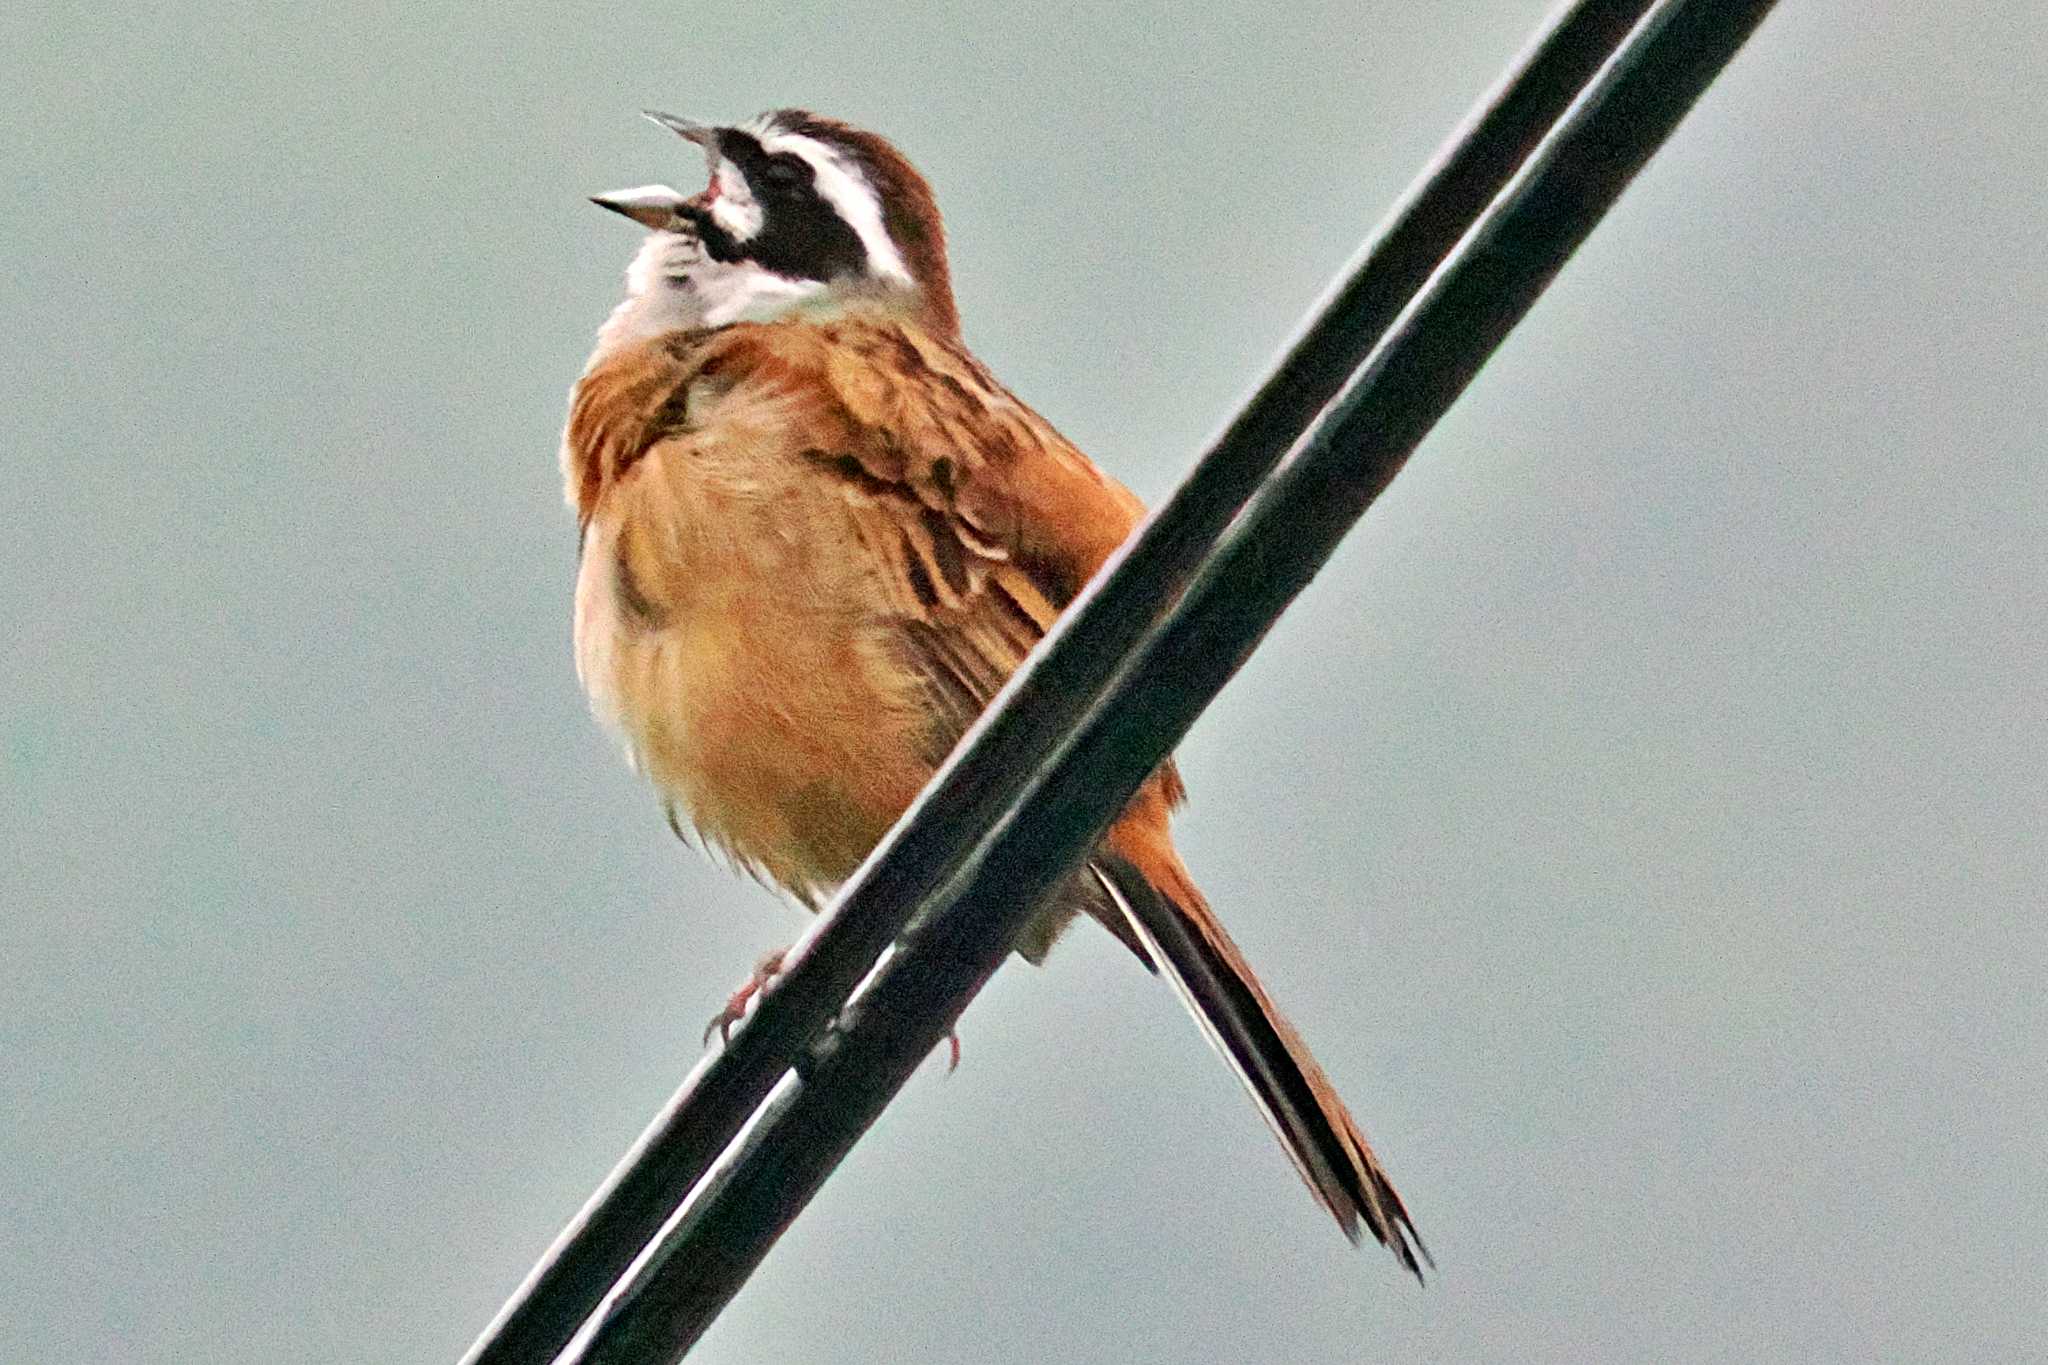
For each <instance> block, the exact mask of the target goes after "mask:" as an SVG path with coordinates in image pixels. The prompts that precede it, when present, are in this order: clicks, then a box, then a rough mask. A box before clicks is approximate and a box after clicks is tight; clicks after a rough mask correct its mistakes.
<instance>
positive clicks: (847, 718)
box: [576, 536, 928, 900]
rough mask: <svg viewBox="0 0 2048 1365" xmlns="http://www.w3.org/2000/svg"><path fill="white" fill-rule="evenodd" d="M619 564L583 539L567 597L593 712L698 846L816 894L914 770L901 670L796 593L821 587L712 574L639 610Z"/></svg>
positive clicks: (917, 768)
mask: <svg viewBox="0 0 2048 1365" xmlns="http://www.w3.org/2000/svg"><path fill="white" fill-rule="evenodd" d="M617 566H618V559H617V556H616V555H615V554H614V553H613V552H612V547H611V546H610V545H609V544H606V543H604V541H603V540H602V539H601V538H600V537H596V536H594V537H593V543H591V544H590V545H587V546H586V548H585V554H584V558H583V567H582V570H581V573H580V575H579V580H578V584H577V594H576V596H577V611H576V652H577V667H578V671H579V673H580V674H581V676H582V679H583V684H584V688H585V690H586V691H587V692H588V693H589V695H590V699H591V704H592V706H593V709H595V711H596V712H597V714H598V715H599V717H600V718H602V719H603V720H604V721H606V722H607V723H608V724H609V725H610V726H611V727H612V728H613V729H614V730H616V731H617V732H618V733H619V735H620V737H621V738H622V739H623V740H624V741H625V744H626V747H627V749H628V751H629V752H630V753H631V755H632V757H633V759H634V761H635V763H636V765H637V766H639V767H640V769H641V770H642V771H644V772H645V773H646V774H647V776H648V778H649V779H650V780H651V781H652V782H653V783H654V785H655V787H656V789H657V790H658V791H659V792H660V793H661V794H662V796H663V797H664V799H665V800H666V801H668V802H669V803H670V805H671V806H672V808H673V810H674V811H675V813H676V814H678V815H679V816H681V817H683V818H685V819H687V820H688V821H689V823H690V824H691V825H693V826H695V828H696V829H697V831H698V833H699V834H700V835H701V836H702V837H703V838H704V839H705V840H706V842H707V843H710V844H712V845H715V846H717V847H720V848H722V849H723V850H724V851H726V852H727V853H729V854H730V855H731V856H733V857H734V858H735V859H736V860H738V861H740V862H741V863H743V864H746V865H747V866H749V867H752V868H754V869H756V870H758V871H760V872H761V873H763V874H765V875H766V876H768V877H770V878H771V879H773V880H774V881H776V882H778V883H780V884H781V885H782V886H783V887H785V888H787V889H788V890H789V891H791V892H792V893H793V894H795V895H796V896H798V897H799V898H801V899H804V900H815V899H816V898H817V897H818V896H820V895H821V894H823V893H826V892H829V891H830V889H831V888H832V887H833V886H835V885H837V884H838V883H839V882H840V881H842V880H844V879H845V878H846V877H847V876H848V875H849V874H851V872H852V871H853V869H854V868H855V867H856V866H858V865H859V863H860V860H861V859H862V858H864V857H866V856H867V853H868V850H869V849H871V848H872V847H873V846H874V844H875V841H876V840H877V839H879V838H880V837H881V835H882V834H883V832H884V831H886V830H887V829H888V827H889V825H890V823H891V822H892V821H893V820H894V819H895V818H896V816H897V815H898V814H899V813H900V812H901V811H902V809H903V808H904V806H906V805H907V804H908V803H909V801H910V799H911V798H912V797H913V796H914V795H915V794H916V792H917V789H918V787H919V786H920V785H922V783H923V781H924V779H925V777H926V776H927V775H928V768H927V766H926V764H925V762H924V760H923V758H922V757H921V756H920V750H919V747H918V745H917V743H916V742H915V736H916V729H917V724H918V721H917V717H916V713H915V708H914V706H912V705H911V703H910V701H909V694H908V691H907V687H906V684H905V682H904V680H903V679H902V677H901V669H900V667H899V666H898V665H896V664H895V663H894V662H893V661H892V660H891V659H889V658H888V657H887V654H886V649H885V648H884V646H883V645H882V642H881V641H880V639H879V638H878V637H875V636H873V635H872V633H871V632H869V631H866V630H864V629H862V628H861V627H860V624H859V619H858V616H857V615H856V614H855V613H851V612H842V611H836V610H834V609H833V604H832V603H831V602H830V601H829V600H826V597H828V596H829V594H827V595H825V597H821V595H820V594H819V593H817V592H807V591H804V590H803V589H805V588H818V587H820V586H821V585H817V584H807V585H805V584H799V585H792V586H793V590H791V591H788V592H785V593H783V594H779V595H775V594H769V593H766V592H763V591H762V590H761V589H762V587H763V584H762V582H761V581H760V580H759V579H757V578H752V577H751V576H747V575H742V577H745V578H746V579H747V581H746V582H744V583H740V582H737V581H735V582H731V583H726V582H720V581H718V580H717V579H716V578H713V579H711V580H710V581H705V582H703V583H700V584H699V585H698V590H697V591H693V592H692V593H691V594H689V598H688V601H687V603H686V604H685V605H683V606H682V607H681V608H680V609H677V610H672V611H671V612H670V613H669V614H668V615H667V617H666V618H665V619H660V620H649V619H646V617H645V615H644V613H642V612H640V611H636V609H635V602H634V593H633V590H632V588H631V586H630V583H627V584H622V583H621V582H620V581H619V579H620V575H619V571H618V567H617ZM741 588H745V589H750V590H747V591H740V590H737V589H741ZM727 589H735V590H727Z"/></svg>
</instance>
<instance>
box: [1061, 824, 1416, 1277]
mask: <svg viewBox="0 0 2048 1365" xmlns="http://www.w3.org/2000/svg"><path fill="white" fill-rule="evenodd" d="M1168 859H1169V861H1168V863H1167V865H1165V866H1161V867H1157V868H1151V869H1148V870H1147V871H1140V870H1139V868H1138V867H1137V866H1136V865H1135V864H1134V863H1133V862H1131V861H1130V860H1128V859H1127V858H1125V857H1123V856H1120V855H1119V854H1117V853H1114V852H1109V851H1107V850H1105V851H1103V852H1101V853H1099V854H1098V855H1097V857H1096V858H1095V860H1094V861H1093V862H1092V863H1091V864H1090V865H1089V867H1090V871H1092V872H1093V873H1094V875H1095V878H1096V880H1097V881H1099V882H1100V883H1101V885H1102V888H1103V890H1104V891H1105V892H1106V893H1107V894H1108V895H1109V898H1110V899H1111V900H1112V901H1114V902H1115V904H1116V906H1117V908H1118V909H1119V910H1120V911H1121V912H1122V913H1123V916H1124V918H1125V921H1126V922H1127V923H1128V924H1129V926H1130V929H1131V931H1132V933H1133V934H1134V935H1135V936H1136V937H1137V938H1138V940H1139V941H1140V942H1141V943H1143V944H1144V947H1145V950H1146V952H1147V954H1148V955H1149V956H1150V957H1151V959H1152V961H1153V963H1154V964H1155V965H1156V966H1157V967H1158V968H1159V969H1160V974H1161V975H1163V976H1164V977H1165V978H1166V980H1167V981H1168V982H1169V983H1171V984H1172V986H1173V988H1174V991H1175V993H1176V994H1178V995H1179V996H1180V999H1181V1003H1182V1004H1184V1005H1186V1006H1187V1009H1188V1012H1189V1013H1190V1014H1192V1015H1193V1016H1194V1017H1195V1022H1196V1023H1197V1024H1198V1025H1200V1026H1201V1029H1202V1032H1203V1033H1204V1034H1205V1035H1206V1036H1207V1037H1208V1039H1209V1042H1210V1044H1211V1045H1212V1046H1214V1047H1215V1049H1216V1050H1217V1052H1219V1053H1220V1054H1222V1056H1223V1059H1224V1060H1225V1061H1226V1062H1228V1063H1229V1064H1230V1068H1231V1070H1232V1071H1234V1072H1236V1073H1237V1078H1238V1079H1239V1080H1240V1081H1242V1082H1243V1083H1244V1087H1245V1089H1246V1090H1247V1091H1249V1092H1250V1093H1251V1097H1252V1100H1253V1102H1254V1103H1256V1104H1257V1106H1258V1109H1259V1112H1260V1113H1261V1114H1263V1115H1264V1116H1265V1119H1266V1122H1267V1124H1268V1125H1269V1126H1270V1127H1271V1128H1272V1129H1273V1132H1274V1134H1275V1135H1276V1136H1277V1137H1278V1138H1279V1139H1280V1145H1281V1147H1282V1148H1284V1149H1285V1150H1286V1152H1287V1155H1288V1157H1289V1158H1290V1159H1291V1160H1292V1161H1293V1162H1294V1167H1295V1169H1296V1170H1297V1171H1298V1172H1300V1174H1301V1178H1302V1180H1303V1181H1304V1182H1306V1183H1307V1185H1308V1187H1309V1190H1310V1192H1311V1193H1313V1194H1314V1195H1315V1197H1316V1199H1317V1200H1318V1201H1319V1202H1320V1203H1321V1204H1322V1205H1323V1207H1324V1208H1326V1209H1328V1210H1329V1211H1330V1214H1331V1216H1333V1217H1334V1218H1336V1220H1337V1225H1338V1226H1339V1227H1340V1228H1342V1229H1343V1230H1344V1235H1345V1236H1346V1237H1348V1238H1350V1239H1351V1240H1352V1242H1354V1243H1356V1242H1358V1241H1359V1240H1360V1238H1361V1236H1362V1232H1361V1228H1363V1230H1365V1231H1370V1232H1371V1233H1372V1235H1373V1236H1374V1237H1376V1238H1378V1239H1379V1241H1380V1242H1381V1243H1382V1244H1384V1245H1385V1246H1386V1247H1387V1248H1389V1249H1390V1250H1391V1251H1392V1252H1393V1253H1394V1255H1395V1257H1396V1258H1397V1259H1399V1260H1400V1262H1401V1264H1402V1265H1404V1266H1406V1267H1407V1268H1408V1270H1409V1271H1410V1272H1412V1273H1413V1274H1414V1275H1415V1277H1416V1279H1418V1280H1420V1279H1421V1278H1422V1267H1423V1265H1424V1264H1425V1263H1427V1264H1429V1265H1431V1266H1432V1267H1433V1266H1434V1265H1435V1262H1434V1261H1431V1260H1430V1257H1429V1251H1428V1249H1427V1248H1426V1247H1424V1246H1423V1244H1422V1238H1421V1237H1420V1236H1419V1235H1418V1234H1417V1233H1416V1231H1415V1226H1414V1224H1413V1223H1411V1222H1410V1221H1409V1218H1408V1210H1407V1209H1406V1208H1404V1207H1403V1206H1402V1204H1401V1196H1400V1195H1398V1194H1396V1193H1395V1192H1394V1187H1393V1184H1392V1183H1391V1182H1390V1181H1389V1180H1388V1179H1387V1176H1386V1173H1385V1172H1384V1171H1382V1170H1381V1169H1380V1164H1379V1160H1378V1159H1377V1158H1376V1157H1375V1156H1374V1155H1373V1151H1372V1148H1371V1147H1370V1146H1369V1145H1368V1144H1367V1143H1366V1140H1365V1135H1364V1134H1363V1133H1361V1132H1359V1130H1358V1125H1357V1124H1356V1123H1355V1122H1354V1121H1353V1120H1352V1118H1351V1114H1350V1112H1349V1111H1348V1110H1346V1109H1345V1107H1344V1102H1343V1101H1342V1100H1341V1099H1339V1098H1338V1097H1337V1092H1336V1090H1335V1088H1334V1087H1332V1086H1331V1084H1330V1079H1329V1077H1328V1076H1326V1075H1325V1074H1324V1073H1323V1069H1322V1067H1321V1066H1319V1065H1317V1063H1316V1060H1315V1058H1314V1057H1313V1056H1311V1055H1310V1054H1309V1050H1308V1047H1307V1045H1306V1044H1304V1043H1303V1042H1302V1041H1301V1036H1300V1035H1299V1034H1297V1033H1296V1032H1295V1031H1294V1027H1293V1025H1291V1024H1289V1023H1288V1022H1287V1020H1286V1018H1285V1017H1284V1016H1282V1015H1281V1013H1280V1011H1279V1010H1278V1009H1277V1008H1275V1006H1274V1004H1273V1002H1272V1000H1271V999H1270V998H1268V997H1267V995H1266V992H1265V990H1264V988H1263V987H1261V986H1260V985H1259V981H1258V978H1257V977H1255V976H1254V975H1252V970H1251V967H1250V965H1249V964H1247V963H1246V962H1245V960H1244V955H1243V954H1242V953H1240V952H1239V951H1238V948H1237V945H1236V944H1235V943H1233V942H1231V941H1230V936H1229V935H1228V934H1227V933H1225V932H1224V930H1223V926H1222V925H1221V924H1220V923H1218V922H1217V920H1216V917H1215V916H1214V915H1213V914H1211V913H1210V911H1209V907H1208V904H1207V902H1205V901H1204V900H1203V899H1202V896H1201V893H1200V891H1198V890H1197V889H1196V888H1195V886H1194V883H1193V881H1192V880H1191V879H1190V878H1189V877H1188V876H1187V874H1186V872H1185V871H1184V870H1183V869H1182V868H1181V867H1180V865H1179V860H1178V859H1177V858H1173V857H1171V855H1170V854H1169V855H1168ZM1148 872H1149V873H1150V875H1148ZM1162 883H1163V884H1162Z"/></svg>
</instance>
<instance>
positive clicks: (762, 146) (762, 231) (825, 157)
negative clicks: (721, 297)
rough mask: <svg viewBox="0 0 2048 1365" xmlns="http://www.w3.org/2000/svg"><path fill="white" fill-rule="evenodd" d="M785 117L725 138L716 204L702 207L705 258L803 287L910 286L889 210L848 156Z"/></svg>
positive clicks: (717, 157)
mask: <svg viewBox="0 0 2048 1365" xmlns="http://www.w3.org/2000/svg"><path fill="white" fill-rule="evenodd" d="M779 120H780V116H779V115H773V114H770V115H765V116H763V117H762V118H760V119H756V120H754V121H753V122H752V123H751V124H742V125H740V126H739V127H736V128H721V129H718V130H717V131H716V143H715V145H714V146H713V147H710V148H707V154H708V156H709V159H710V161H711V176H712V180H711V188H710V190H708V191H707V194H708V196H709V202H708V203H697V204H692V205H691V206H690V209H689V216H690V217H691V218H692V219H693V220H694V221H695V222H696V224H697V227H698V233H699V236H700V238H701V239H702V241H703V243H704V250H705V254H706V255H708V256H710V257H711V259H713V260H714V261H718V262H720V263H722V264H723V263H735V262H739V261H749V262H752V263H753V264H754V265H756V266H758V267H760V268H761V269H763V270H767V271H771V272H773V273H775V274H778V275H783V276H787V277H789V278H791V279H797V280H816V281H818V282H820V283H825V284H831V283H834V282H838V281H869V282H872V283H878V284H897V285H901V286H904V287H908V286H909V285H910V284H911V278H910V272H909V271H908V270H907V269H906V268H905V266H904V263H903V256H902V253H901V252H899V251H898V250H897V248H896V244H895V243H894V242H892V241H891V240H890V238H889V233H888V230H887V228H886V227H885V225H884V221H883V213H882V204H881V200H880V197H879V195H878V194H877V192H876V190H875V187H874V185H873V184H872V183H871V182H870V181H869V180H868V177H867V175H866V173H865V172H864V171H863V169H862V168H861V165H860V163H859V161H858V160H857V159H856V158H854V157H853V156H852V155H850V154H849V153H848V152H847V150H846V149H844V148H840V147H835V146H833V145H832V144H830V143H828V142H825V141H823V140H821V139H819V138H816V137H812V136H810V135H808V134H806V133H801V132H796V131H793V130H790V129H787V128H785V127H783V126H782V124H781V122H780V121H779Z"/></svg>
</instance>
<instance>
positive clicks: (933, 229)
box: [592, 109, 959, 336]
mask: <svg viewBox="0 0 2048 1365" xmlns="http://www.w3.org/2000/svg"><path fill="white" fill-rule="evenodd" d="M647 117H648V118H650V119H652V120H653V121H654V122H656V123H658V124H660V125H661V126H662V127H664V128H667V129H669V130H670V131H671V132H674V133H676V134H677V135H678V136H680V137H682V138H683V139H684V140H685V141H688V142H692V143H694V144H696V145H697V146H698V147H699V148H701V149H702V150H703V153H704V158H705V161H706V162H707V164H708V165H709V168H710V172H711V183H710V184H709V185H708V186H706V187H705V188H704V189H703V190H702V191H701V192H699V193H697V194H693V195H688V196H685V195H683V194H681V193H679V192H677V191H676V190H673V189H671V188H669V187H668V186H666V185H645V186H642V187H640V188H638V189H631V190H618V191H615V192H613V193H610V194H600V195H595V196H593V197H592V202H594V203H596V204H599V205H601V206H602V207H604V208H608V209H611V210H612V211H614V212H616V213H622V214H624V215H625V216H626V217H628V218H631V219H632V220H633V221H634V222H636V223H639V224H641V225H643V226H645V227H647V228H650V229H652V231H651V232H650V234H649V236H648V238H647V241H646V242H645V243H644V244H643V245H642V246H641V248H640V252H639V255H638V256H636V257H635V258H634V261H633V264H632V267H631V268H630V269H629V270H628V271H627V277H626V278H627V288H628V298H627V302H626V304H624V305H622V306H621V314H615V315H614V324H615V325H619V324H622V323H628V319H626V318H625V317H624V316H622V315H624V314H626V313H630V314H631V315H632V317H631V319H630V322H629V324H628V326H627V327H626V330H631V331H634V332H644V331H647V330H661V329H666V328H669V327H674V326H711V327H717V326H722V325H724V324H725V323H728V322H739V321H745V320H764V319H768V318H773V317H777V316H781V315H784V314H787V313H791V312H796V311H800V310H806V309H821V308H826V309H829V308H832V307H835V306H853V305H855V304H857V303H859V302H862V301H866V302H871V303H875V304H879V305H882V306H886V307H891V308H896V309H900V310H902V311H904V312H906V313H908V314H910V315H911V316H913V317H915V318H916V319H917V320H918V321H919V322H921V323H922V324H923V325H925V326H926V327H928V328H930V329H932V330H933V331H936V332H939V333H940V334H942V335H946V336H952V335H955V334H957V332H958V331H959V319H958V315H957V314H956V313H955V311H954V307H953V286H952V280H951V277H950V276H949V274H948V272H947V269H946V242H945V234H944V229H943V227H942V226H941V224H940V220H939V210H938V205H937V204H936V203H935V202H934V201H933V199H932V191H931V186H930V185H928V184H926V183H925V179H924V177H923V176H921V175H919V174H918V173H917V170H916V168H915V167H913V166H912V165H911V164H910V162H909V161H907V160H906V159H905V158H904V156H903V154H902V153H901V152H899V151H897V150H896V148H895V147H894V146H892V145H890V143H889V142H888V141H887V140H886V139H884V138H882V137H880V136H878V135H876V134H874V133H870V132H865V131H863V130H861V129H859V128H854V127H852V126H850V125H848V124H844V123H840V122H838V121H837V120H834V119H828V118H821V117H819V116H818V115H816V114H812V113H809V112H807V111H805V110H802V109H778V110H775V111H773V112H771V113H766V114H762V115H761V116H760V117H758V118H754V119H750V120H748V121H747V122H745V123H741V124H736V125H734V126H732V127H715V126H713V125H710V124H704V123H697V122H694V121H692V120H690V119H684V118H677V117H675V116H674V115H672V114H657V113H651V112H650V113H649V114H648V115H647Z"/></svg>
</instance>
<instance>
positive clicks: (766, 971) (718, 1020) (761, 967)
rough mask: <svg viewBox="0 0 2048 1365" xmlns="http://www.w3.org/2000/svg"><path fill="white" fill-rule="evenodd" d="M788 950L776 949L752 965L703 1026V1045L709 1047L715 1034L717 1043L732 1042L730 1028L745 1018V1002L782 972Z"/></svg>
mask: <svg viewBox="0 0 2048 1365" xmlns="http://www.w3.org/2000/svg"><path fill="white" fill-rule="evenodd" d="M788 951H789V950H788V949H787V948H777V949H776V950H775V951H774V952H772V953H768V954H766V955H765V956H763V957H762V959H761V960H760V961H759V962H756V963H755V964H754V970H753V972H752V973H750V974H749V975H748V977H747V979H746V980H745V981H742V982H741V983H740V985H739V989H738V990H736V991H734V992H733V993H732V994H731V995H730V996H728V997H726V1001H725V1008H724V1009H722V1010H720V1011H719V1012H718V1013H716V1014H714V1015H712V1016H711V1022H710V1023H708V1024H706V1025H705V1026H704V1044H705V1046H707V1047H709V1046H710V1044H711V1035H712V1034H713V1033H716V1034H717V1035H718V1041H719V1042H721V1043H729V1042H731V1041H732V1026H733V1025H734V1024H737V1023H738V1022H739V1021H740V1020H742V1019H744V1018H746V1017H747V1002H748V1001H749V1000H752V999H753V998H754V997H755V996H756V995H759V994H760V993H761V988H762V987H763V986H765V985H767V984H768V983H769V982H770V981H773V980H774V979H775V978H776V977H777V976H778V975H780V974H781V972H782V958H783V955H784V954H786V953H787V952H788Z"/></svg>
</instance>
